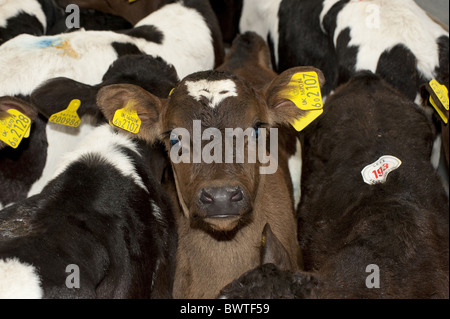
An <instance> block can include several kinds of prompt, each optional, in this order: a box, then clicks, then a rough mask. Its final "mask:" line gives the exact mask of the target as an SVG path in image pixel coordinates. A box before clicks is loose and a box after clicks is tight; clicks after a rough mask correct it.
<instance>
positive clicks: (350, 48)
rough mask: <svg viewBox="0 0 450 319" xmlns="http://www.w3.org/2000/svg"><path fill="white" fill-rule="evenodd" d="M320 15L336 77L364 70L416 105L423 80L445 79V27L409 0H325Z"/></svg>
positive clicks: (447, 35) (446, 38)
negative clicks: (442, 71)
mask: <svg viewBox="0 0 450 319" xmlns="http://www.w3.org/2000/svg"><path fill="white" fill-rule="evenodd" d="M320 17H321V20H320V23H321V27H322V29H323V30H324V32H326V34H327V35H328V36H329V38H330V40H332V43H333V45H334V48H335V49H336V53H337V59H338V61H339V68H340V78H341V81H346V80H348V79H349V77H350V76H352V75H353V74H354V73H355V72H357V71H360V70H369V71H372V72H374V73H377V74H379V75H381V76H382V77H383V79H385V80H386V81H388V82H389V83H390V84H391V85H393V86H394V87H395V88H397V89H398V90H399V91H401V92H402V93H404V94H405V95H406V96H407V97H408V98H409V99H410V100H416V98H417V100H416V102H418V103H420V94H419V88H420V86H421V85H422V84H424V83H428V82H429V81H430V80H432V79H436V80H437V81H439V82H441V83H442V81H443V80H444V79H441V78H440V69H441V68H447V69H448V55H449V51H448V44H449V34H448V28H447V29H445V28H444V27H443V26H442V25H440V24H438V23H437V22H435V21H434V20H433V19H432V18H431V17H430V16H429V15H428V14H427V13H426V12H425V11H424V10H423V9H422V8H420V7H419V6H418V5H417V3H416V2H415V1H414V0H406V1H405V0H392V1H382V0H375V1H356V0H351V1H339V0H324V1H323V9H322V12H321V15H320ZM445 57H447V59H445Z"/></svg>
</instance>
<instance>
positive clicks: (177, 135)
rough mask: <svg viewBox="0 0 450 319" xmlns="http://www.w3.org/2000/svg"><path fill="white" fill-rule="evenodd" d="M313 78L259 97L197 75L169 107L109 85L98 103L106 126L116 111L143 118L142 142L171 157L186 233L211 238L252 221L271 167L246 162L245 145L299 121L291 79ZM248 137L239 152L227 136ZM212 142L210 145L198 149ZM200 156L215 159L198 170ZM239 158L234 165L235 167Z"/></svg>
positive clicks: (238, 83)
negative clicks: (197, 231)
mask: <svg viewBox="0 0 450 319" xmlns="http://www.w3.org/2000/svg"><path fill="white" fill-rule="evenodd" d="M312 70H313V71H315V72H317V73H318V74H319V78H320V79H322V80H323V77H322V75H321V73H320V71H319V70H317V69H313V68H308V67H299V68H293V69H290V70H288V71H286V72H284V73H283V74H281V75H280V76H278V77H276V78H275V79H274V80H273V81H272V82H271V83H270V84H269V85H268V87H267V88H266V89H264V90H255V89H253V88H252V87H251V86H249V85H248V84H247V83H246V82H245V81H243V80H241V79H240V78H238V77H236V76H235V75H233V74H232V73H230V72H226V71H207V72H199V73H195V74H192V75H190V76H188V77H186V78H185V79H184V80H183V81H181V82H180V83H179V84H178V85H177V86H176V87H175V89H174V90H173V92H172V94H171V95H170V97H169V99H168V100H160V99H157V98H156V97H155V96H153V95H150V94H148V93H147V92H145V91H143V90H142V89H140V88H138V87H134V86H129V85H113V86H108V87H105V88H103V89H101V90H100V91H99V94H98V97H97V103H98V105H99V106H100V108H102V109H103V112H104V113H105V114H108V118H112V117H113V115H114V112H115V110H117V109H119V108H122V107H124V106H125V105H126V104H127V103H128V101H130V100H134V101H135V103H134V104H135V105H136V107H137V108H138V114H140V115H139V116H140V117H142V118H144V122H145V123H144V124H143V126H144V127H145V128H144V129H145V130H146V132H145V135H146V138H147V139H149V140H154V139H156V138H160V139H162V140H163V142H164V143H165V145H166V149H167V151H168V152H169V154H171V160H172V163H173V164H172V166H173V171H174V175H175V183H176V188H177V192H178V199H179V201H180V204H181V207H182V208H183V211H184V214H185V216H186V217H187V218H189V219H190V221H191V225H192V226H194V227H196V228H201V229H204V230H205V231H207V232H210V233H214V232H217V231H219V232H232V231H234V232H235V231H237V230H238V229H240V228H241V227H243V226H244V225H246V224H248V222H250V221H251V218H252V217H251V216H252V215H251V212H252V209H253V207H254V200H255V198H256V197H257V195H258V190H259V186H260V182H261V180H262V179H264V177H263V175H261V174H260V173H261V168H268V167H269V168H270V165H272V164H274V163H273V162H272V163H269V165H266V164H267V163H266V164H261V162H260V161H256V162H253V163H252V162H251V161H249V160H248V158H249V156H250V154H252V153H251V152H252V151H253V152H255V150H254V149H252V148H251V145H252V143H251V142H252V141H253V142H256V140H258V138H260V139H261V138H264V139H265V138H266V136H264V135H263V133H262V132H263V129H268V128H270V127H273V126H275V125H277V124H278V125H288V124H289V123H292V122H293V120H294V119H296V118H300V117H302V116H303V115H304V113H303V111H301V110H300V109H298V108H297V107H296V106H295V104H294V103H293V102H292V101H291V100H289V99H288V98H287V95H286V94H287V93H288V91H289V89H290V87H289V83H290V80H291V78H292V76H293V75H294V74H296V73H298V72H306V71H312ZM141 115H142V116H141ZM207 129H209V130H208V131H206V130H207ZM247 129H249V130H248V131H247V135H245V136H244V135H243V134H241V137H243V139H244V141H245V142H244V143H243V145H242V148H241V149H238V148H237V147H236V149H235V148H234V147H235V146H236V145H237V144H238V143H235V142H234V137H233V135H232V134H231V133H230V132H231V131H230V130H241V132H242V131H245V130H247ZM227 132H228V133H227ZM227 134H230V135H227ZM274 134H276V133H274ZM238 135H239V134H238ZM260 135H261V136H263V137H260ZM211 136H213V139H212V141H211V142H210V143H209V144H207V145H205V143H202V140H211ZM227 136H228V137H230V136H231V138H228V139H227ZM236 140H237V138H236ZM227 143H228V146H227ZM271 143H272V141H271ZM212 144H213V145H214V146H212ZM230 145H231V152H234V153H231V160H228V161H227V158H226V157H227V154H225V153H226V151H227V148H228V147H230ZM253 145H255V144H253ZM272 146H273V145H271V147H272ZM268 149H269V147H267V150H266V149H265V150H263V152H264V155H266V156H271V158H272V159H273V157H274V156H276V154H274V153H275V152H278V147H277V146H276V148H272V149H271V151H273V150H274V149H275V152H272V153H271V154H269V155H267V152H268ZM186 150H187V151H186ZM190 150H193V151H192V152H191V151H190ZM205 150H206V151H205ZM223 150H225V151H224V152H223ZM228 150H230V149H229V148H228ZM241 150H242V151H241ZM249 150H250V153H248V151H249ZM238 152H240V153H238ZM205 155H206V156H207V155H211V156H212V157H213V159H212V160H211V157H209V160H206V161H205V162H202V160H201V158H202V157H203V158H204V157H205ZM239 155H242V158H241V161H240V162H239V161H238V160H236V158H237V157H239ZM208 161H209V162H208ZM276 166H277V163H275V167H276ZM275 171H276V169H275ZM272 173H274V172H272Z"/></svg>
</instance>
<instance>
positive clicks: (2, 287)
mask: <svg viewBox="0 0 450 319" xmlns="http://www.w3.org/2000/svg"><path fill="white" fill-rule="evenodd" d="M42 296H43V290H42V287H41V280H40V278H39V275H38V274H37V271H36V268H35V267H33V266H32V265H29V264H26V263H21V262H20V261H19V260H18V259H17V258H12V259H6V260H3V259H0V299H40V298H42Z"/></svg>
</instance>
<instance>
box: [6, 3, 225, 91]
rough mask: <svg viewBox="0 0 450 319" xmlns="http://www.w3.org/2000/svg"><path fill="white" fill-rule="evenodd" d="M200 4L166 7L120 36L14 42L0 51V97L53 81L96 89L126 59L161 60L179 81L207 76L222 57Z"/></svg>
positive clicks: (208, 13) (87, 34)
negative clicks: (196, 74) (193, 75)
mask: <svg viewBox="0 0 450 319" xmlns="http://www.w3.org/2000/svg"><path fill="white" fill-rule="evenodd" d="M205 1H206V0H205ZM205 1H200V0H189V1H176V2H174V3H171V4H167V5H165V6H164V7H162V8H161V9H159V10H157V11H155V12H153V13H151V14H150V15H148V16H147V17H146V18H144V19H143V20H141V21H140V22H139V23H138V24H136V25H135V27H134V28H132V29H130V30H127V31H125V32H122V33H119V32H113V31H84V30H79V31H74V32H71V33H66V34H59V35H55V36H41V37H36V36H32V35H28V34H22V35H20V36H17V37H15V38H14V39H13V40H11V41H8V42H7V43H5V44H3V45H2V46H0V56H1V57H2V58H1V59H0V69H1V70H2V72H1V74H0V96H5V95H9V96H17V95H20V94H21V95H29V94H30V93H31V91H32V90H34V89H35V88H36V87H37V86H38V85H40V84H41V83H43V82H44V81H46V80H49V79H51V78H55V77H67V78H71V79H73V80H75V81H78V82H82V83H85V84H89V85H96V84H98V83H100V82H101V80H102V77H103V75H104V74H105V72H106V71H107V70H108V67H109V66H110V65H111V64H112V63H113V62H114V61H115V60H117V58H118V57H120V56H123V55H126V54H149V55H153V56H155V57H161V58H162V59H164V60H165V61H166V62H167V63H169V64H172V65H173V66H174V67H175V69H176V71H177V73H178V75H179V77H180V78H183V77H185V76H186V75H188V74H191V73H193V72H197V71H202V70H210V69H212V68H214V66H215V65H216V63H221V60H222V59H223V55H224V52H222V51H223V44H221V36H220V31H219V33H218V34H217V33H213V30H212V29H211V28H213V27H214V26H217V25H216V24H217V19H216V18H215V16H213V15H214V13H213V12H212V9H211V7H210V6H209V3H208V2H207V1H206V3H207V4H208V5H207V6H206V5H205ZM210 17H212V18H211V19H209V18H210ZM208 19H209V20H208ZM217 28H218V26H217ZM193 34H194V35H195V37H193V36H192V35H193ZM19 60H20V61H21V63H20V64H19V63H17V61H19Z"/></svg>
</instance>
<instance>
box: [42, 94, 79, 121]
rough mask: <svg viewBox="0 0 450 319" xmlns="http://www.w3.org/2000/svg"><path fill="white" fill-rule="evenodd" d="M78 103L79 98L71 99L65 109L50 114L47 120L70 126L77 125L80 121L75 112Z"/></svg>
mask: <svg viewBox="0 0 450 319" xmlns="http://www.w3.org/2000/svg"><path fill="white" fill-rule="evenodd" d="M80 105H81V101H80V100H72V101H71V102H70V104H69V106H68V107H67V109H65V110H64V111H61V112H58V113H55V114H53V115H52V116H50V119H49V122H52V123H56V124H61V125H66V126H70V127H78V126H79V125H80V123H81V120H80V117H79V116H78V114H77V111H78V109H79V107H80Z"/></svg>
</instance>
